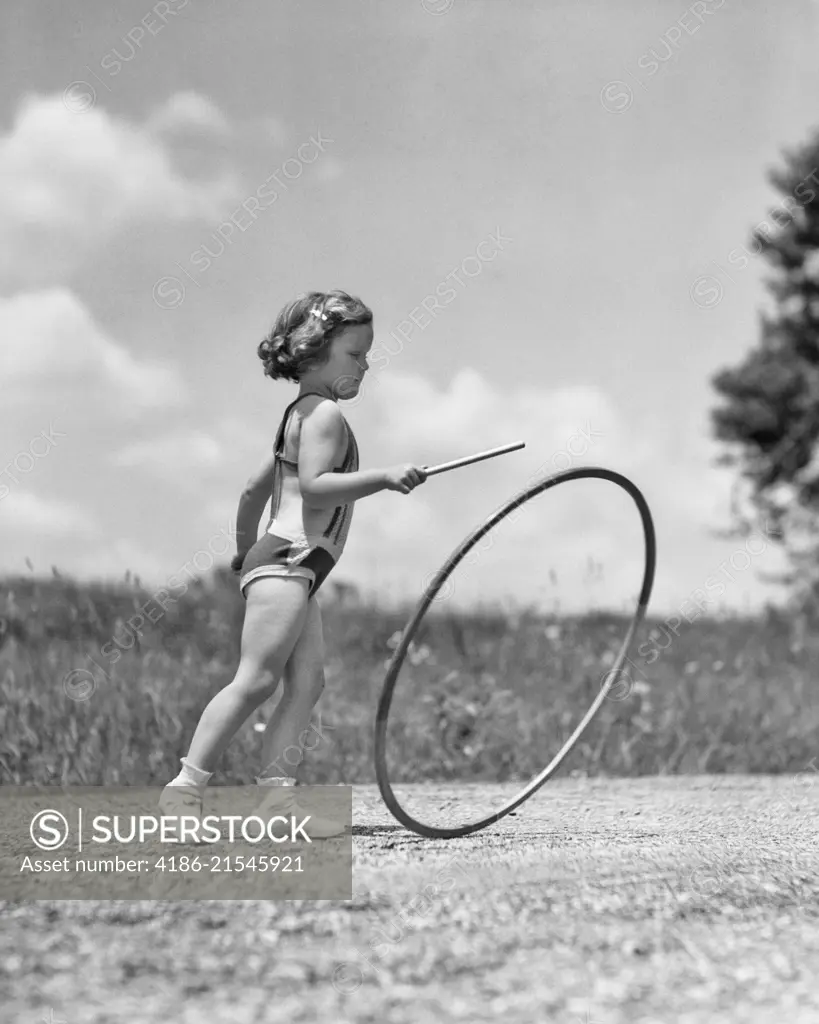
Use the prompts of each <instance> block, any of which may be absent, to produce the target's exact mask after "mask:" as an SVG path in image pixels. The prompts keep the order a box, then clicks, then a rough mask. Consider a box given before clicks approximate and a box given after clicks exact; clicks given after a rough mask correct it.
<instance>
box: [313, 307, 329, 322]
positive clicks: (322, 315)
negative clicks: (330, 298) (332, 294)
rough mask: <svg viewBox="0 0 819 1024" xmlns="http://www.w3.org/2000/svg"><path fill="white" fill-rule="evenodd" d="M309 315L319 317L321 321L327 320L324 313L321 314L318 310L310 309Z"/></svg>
mask: <svg viewBox="0 0 819 1024" xmlns="http://www.w3.org/2000/svg"><path fill="white" fill-rule="evenodd" d="M310 315H311V316H318V317H321V319H322V320H326V319H327V314H326V313H322V311H321V310H320V309H311V310H310Z"/></svg>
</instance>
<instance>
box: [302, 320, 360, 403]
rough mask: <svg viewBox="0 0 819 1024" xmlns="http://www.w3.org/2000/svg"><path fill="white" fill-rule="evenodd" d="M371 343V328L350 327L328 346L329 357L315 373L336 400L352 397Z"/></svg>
mask: <svg viewBox="0 0 819 1024" xmlns="http://www.w3.org/2000/svg"><path fill="white" fill-rule="evenodd" d="M372 344H373V325H372V324H371V323H369V324H350V326H349V327H345V328H344V330H343V331H342V332H341V334H338V335H337V336H336V337H335V338H333V341H332V343H331V345H330V358H329V359H328V360H327V362H326V363H325V364H324V365H323V366H321V367H319V368H318V369H317V371H316V373H317V374H318V375H320V380H321V383H323V384H325V385H326V386H327V387H329V388H330V389H331V390H332V393H333V395H334V396H335V397H336V398H340V399H342V401H343V400H344V399H345V398H347V399H349V398H355V396H356V395H357V394H358V391H359V388H360V387H361V381H362V380H363V379H364V374H365V373H366V372H367V370H368V369H369V366H368V365H367V355H368V353H369V351H370V349H371V348H372Z"/></svg>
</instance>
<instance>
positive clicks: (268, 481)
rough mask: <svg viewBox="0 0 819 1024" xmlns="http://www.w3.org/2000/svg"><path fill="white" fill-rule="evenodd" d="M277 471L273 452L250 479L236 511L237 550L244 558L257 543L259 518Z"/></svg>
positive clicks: (267, 499) (268, 497)
mask: <svg viewBox="0 0 819 1024" xmlns="http://www.w3.org/2000/svg"><path fill="white" fill-rule="evenodd" d="M275 471H276V457H275V455H272V454H271V455H270V456H268V457H267V458H266V459H265V460H264V462H263V463H262V465H261V467H260V469H259V471H258V473H256V475H255V476H252V477H251V478H250V479H249V480H248V482H247V484H246V486H245V489H244V490H243V491H242V496H241V498H240V499H239V511H238V512H237V513H236V550H237V552H238V553H239V555H240V556H241V557H242V558H244V556H245V555H246V554H247V553H248V551H250V549H251V548H252V547H253V545H254V544H255V543H256V538H257V535H258V532H259V520H260V519H261V518H262V512H264V508H265V505H266V504H267V503H268V501H269V500H270V497H271V493H272V490H273V474H274V473H275Z"/></svg>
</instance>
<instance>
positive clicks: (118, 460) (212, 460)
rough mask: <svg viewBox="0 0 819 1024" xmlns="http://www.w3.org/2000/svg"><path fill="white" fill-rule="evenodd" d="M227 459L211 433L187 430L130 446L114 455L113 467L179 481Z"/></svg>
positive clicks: (223, 450) (112, 459)
mask: <svg viewBox="0 0 819 1024" xmlns="http://www.w3.org/2000/svg"><path fill="white" fill-rule="evenodd" d="M226 457H227V453H226V451H225V449H224V447H223V446H222V445H221V444H220V443H219V441H217V440H216V438H214V437H212V436H211V435H210V434H206V433H204V432H203V431H199V430H185V431H177V432H176V433H174V434H170V435H168V436H166V437H161V438H156V439H154V440H150V441H138V442H137V443H136V444H132V445H129V446H128V447H126V448H123V449H122V450H121V451H119V452H118V453H117V454H116V455H114V456H112V458H111V464H112V465H114V466H118V467H120V468H127V469H135V468H136V469H143V470H145V471H147V472H149V473H151V474H153V475H155V476H159V477H163V478H166V479H171V480H174V481H178V480H182V479H185V478H187V477H188V475H189V474H190V472H191V471H196V470H208V469H212V468H214V467H216V466H219V465H221V464H222V463H223V462H224V460H225V459H226Z"/></svg>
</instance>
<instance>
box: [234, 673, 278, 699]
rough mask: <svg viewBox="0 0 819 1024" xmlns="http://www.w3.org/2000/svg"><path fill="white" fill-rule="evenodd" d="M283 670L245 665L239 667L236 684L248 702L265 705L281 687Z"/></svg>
mask: <svg viewBox="0 0 819 1024" xmlns="http://www.w3.org/2000/svg"><path fill="white" fill-rule="evenodd" d="M280 678H281V670H279V669H277V668H275V667H273V666H265V665H250V664H244V665H240V666H239V671H238V672H237V674H236V682H237V683H238V684H239V688H240V689H241V691H242V693H243V694H245V696H246V697H247V699H248V701H249V702H251V703H255V704H263V703H264V702H265V701H266V700H268V699H269V698H270V697H272V696H273V694H274V693H275V692H276V690H277V689H278V687H279V679H280Z"/></svg>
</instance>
